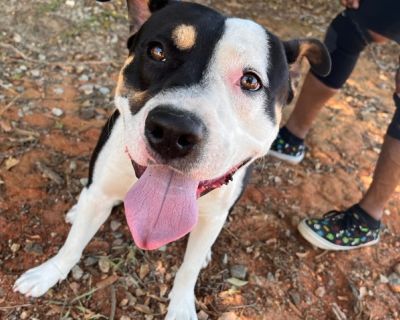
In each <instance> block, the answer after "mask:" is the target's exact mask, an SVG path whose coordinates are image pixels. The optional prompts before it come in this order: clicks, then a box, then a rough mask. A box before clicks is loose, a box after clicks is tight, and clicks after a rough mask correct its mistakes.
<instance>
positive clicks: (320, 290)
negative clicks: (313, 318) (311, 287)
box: [315, 287, 326, 298]
mask: <svg viewBox="0 0 400 320" xmlns="http://www.w3.org/2000/svg"><path fill="white" fill-rule="evenodd" d="M325 293H326V291H325V288H324V287H318V288H317V290H315V295H316V296H317V297H320V298H322V297H323V296H324V295H325Z"/></svg>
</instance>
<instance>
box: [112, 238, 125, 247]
mask: <svg viewBox="0 0 400 320" xmlns="http://www.w3.org/2000/svg"><path fill="white" fill-rule="evenodd" d="M123 242H124V240H122V239H115V240H114V241H113V243H112V245H113V247H118V246H120V245H122V243H123Z"/></svg>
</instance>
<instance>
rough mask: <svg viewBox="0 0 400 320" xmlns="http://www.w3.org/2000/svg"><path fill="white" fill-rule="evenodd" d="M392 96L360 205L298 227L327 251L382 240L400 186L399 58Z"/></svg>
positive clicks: (311, 241) (304, 222)
mask: <svg viewBox="0 0 400 320" xmlns="http://www.w3.org/2000/svg"><path fill="white" fill-rule="evenodd" d="M393 97H394V102H395V105H396V111H395V113H394V116H393V119H392V122H391V124H390V125H389V128H388V130H387V134H386V136H385V140H384V143H383V146H382V149H381V152H380V155H379V159H378V163H377V165H376V167H375V172H374V177H373V180H372V183H371V185H370V187H369V189H368V191H367V192H366V194H365V195H364V197H363V198H362V199H361V201H360V202H359V203H358V204H355V205H354V206H352V207H351V208H349V209H347V210H345V211H342V212H340V211H332V212H329V213H328V214H326V215H325V216H324V217H323V218H320V219H304V220H303V221H302V222H301V223H300V224H299V226H298V229H299V232H300V233H301V235H302V236H303V237H304V238H305V239H306V240H307V241H308V242H310V243H311V244H313V245H315V246H317V247H319V248H322V249H325V250H350V249H356V248H359V247H362V246H367V245H373V244H375V243H377V242H378V241H379V234H380V220H381V219H382V215H383V209H384V207H385V205H386V204H387V202H388V201H389V199H390V197H391V196H392V194H393V193H394V192H395V190H396V187H397V186H398V185H400V61H399V69H398V71H397V74H396V92H395V94H394V95H393Z"/></svg>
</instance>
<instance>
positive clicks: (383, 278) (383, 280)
mask: <svg viewBox="0 0 400 320" xmlns="http://www.w3.org/2000/svg"><path fill="white" fill-rule="evenodd" d="M379 281H380V283H388V282H389V279H388V278H387V277H386V276H384V275H383V274H380V275H379Z"/></svg>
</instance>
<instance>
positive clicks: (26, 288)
mask: <svg viewBox="0 0 400 320" xmlns="http://www.w3.org/2000/svg"><path fill="white" fill-rule="evenodd" d="M65 278H66V275H63V274H62V272H61V270H60V269H59V268H58V267H57V265H56V263H55V262H54V261H53V259H50V260H48V261H46V262H45V263H43V264H41V265H40V266H38V267H36V268H32V269H30V270H28V271H26V272H25V273H24V274H23V275H22V276H20V277H19V278H18V280H17V281H16V282H15V284H14V287H13V289H14V292H17V291H18V292H20V293H22V294H24V295H25V296H27V297H40V296H41V295H43V294H45V293H46V291H47V290H49V289H50V288H51V287H52V286H54V285H55V284H56V283H57V282H58V281H60V280H63V279H65Z"/></svg>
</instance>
